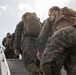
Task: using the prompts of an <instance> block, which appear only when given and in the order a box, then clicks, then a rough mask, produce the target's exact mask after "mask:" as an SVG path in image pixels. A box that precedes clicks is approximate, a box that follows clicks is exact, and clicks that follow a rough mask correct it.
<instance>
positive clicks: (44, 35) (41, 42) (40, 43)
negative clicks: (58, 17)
mask: <svg viewBox="0 0 76 75" xmlns="http://www.w3.org/2000/svg"><path fill="white" fill-rule="evenodd" d="M53 23H54V20H53V21H51V22H50V20H49V18H47V19H46V20H45V21H44V23H43V26H42V29H41V31H40V34H39V37H38V40H37V43H36V44H37V50H39V51H40V52H41V53H43V51H44V49H45V46H46V42H47V39H48V37H49V36H51V35H52V34H53V33H52V26H53Z"/></svg>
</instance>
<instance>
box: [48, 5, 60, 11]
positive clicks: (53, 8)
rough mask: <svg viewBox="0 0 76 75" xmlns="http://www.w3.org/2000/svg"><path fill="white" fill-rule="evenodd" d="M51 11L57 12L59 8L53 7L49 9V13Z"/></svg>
mask: <svg viewBox="0 0 76 75" xmlns="http://www.w3.org/2000/svg"><path fill="white" fill-rule="evenodd" d="M53 10H55V11H59V10H60V8H59V7H57V6H53V7H51V8H50V9H49V11H53Z"/></svg>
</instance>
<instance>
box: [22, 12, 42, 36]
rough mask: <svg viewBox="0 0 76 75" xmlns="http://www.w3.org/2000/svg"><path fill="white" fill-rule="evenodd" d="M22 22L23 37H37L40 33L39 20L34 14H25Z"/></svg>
mask: <svg viewBox="0 0 76 75" xmlns="http://www.w3.org/2000/svg"><path fill="white" fill-rule="evenodd" d="M22 20H23V22H24V33H25V35H33V36H38V35H39V33H40V26H41V23H40V19H39V18H38V17H37V15H36V13H25V14H24V15H23V16H22Z"/></svg>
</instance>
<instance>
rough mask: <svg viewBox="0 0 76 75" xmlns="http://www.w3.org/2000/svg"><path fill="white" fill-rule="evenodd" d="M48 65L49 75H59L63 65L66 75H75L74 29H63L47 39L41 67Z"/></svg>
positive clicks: (75, 37)
mask: <svg viewBox="0 0 76 75" xmlns="http://www.w3.org/2000/svg"><path fill="white" fill-rule="evenodd" d="M46 64H49V67H50V73H51V74H50V75H59V72H60V70H61V68H62V66H63V65H64V67H65V69H66V71H67V75H76V27H67V28H63V29H61V30H59V31H57V32H56V33H54V35H53V36H52V37H51V38H49V40H48V43H47V45H46V48H45V50H44V53H43V56H42V59H41V66H42V68H43V67H44V66H45V65H46Z"/></svg>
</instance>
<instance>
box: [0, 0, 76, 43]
mask: <svg viewBox="0 0 76 75" xmlns="http://www.w3.org/2000/svg"><path fill="white" fill-rule="evenodd" d="M75 3H76V0H0V44H1V42H2V39H3V38H4V37H5V35H6V33H7V32H10V33H13V32H14V30H15V28H16V25H17V24H18V22H19V21H20V20H21V16H22V15H23V14H24V13H25V12H27V11H31V12H36V13H37V15H38V17H40V19H41V21H43V20H44V19H45V18H46V17H47V11H48V9H49V8H50V7H52V6H54V5H57V6H59V7H64V6H69V7H70V8H73V9H76V6H75Z"/></svg>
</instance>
